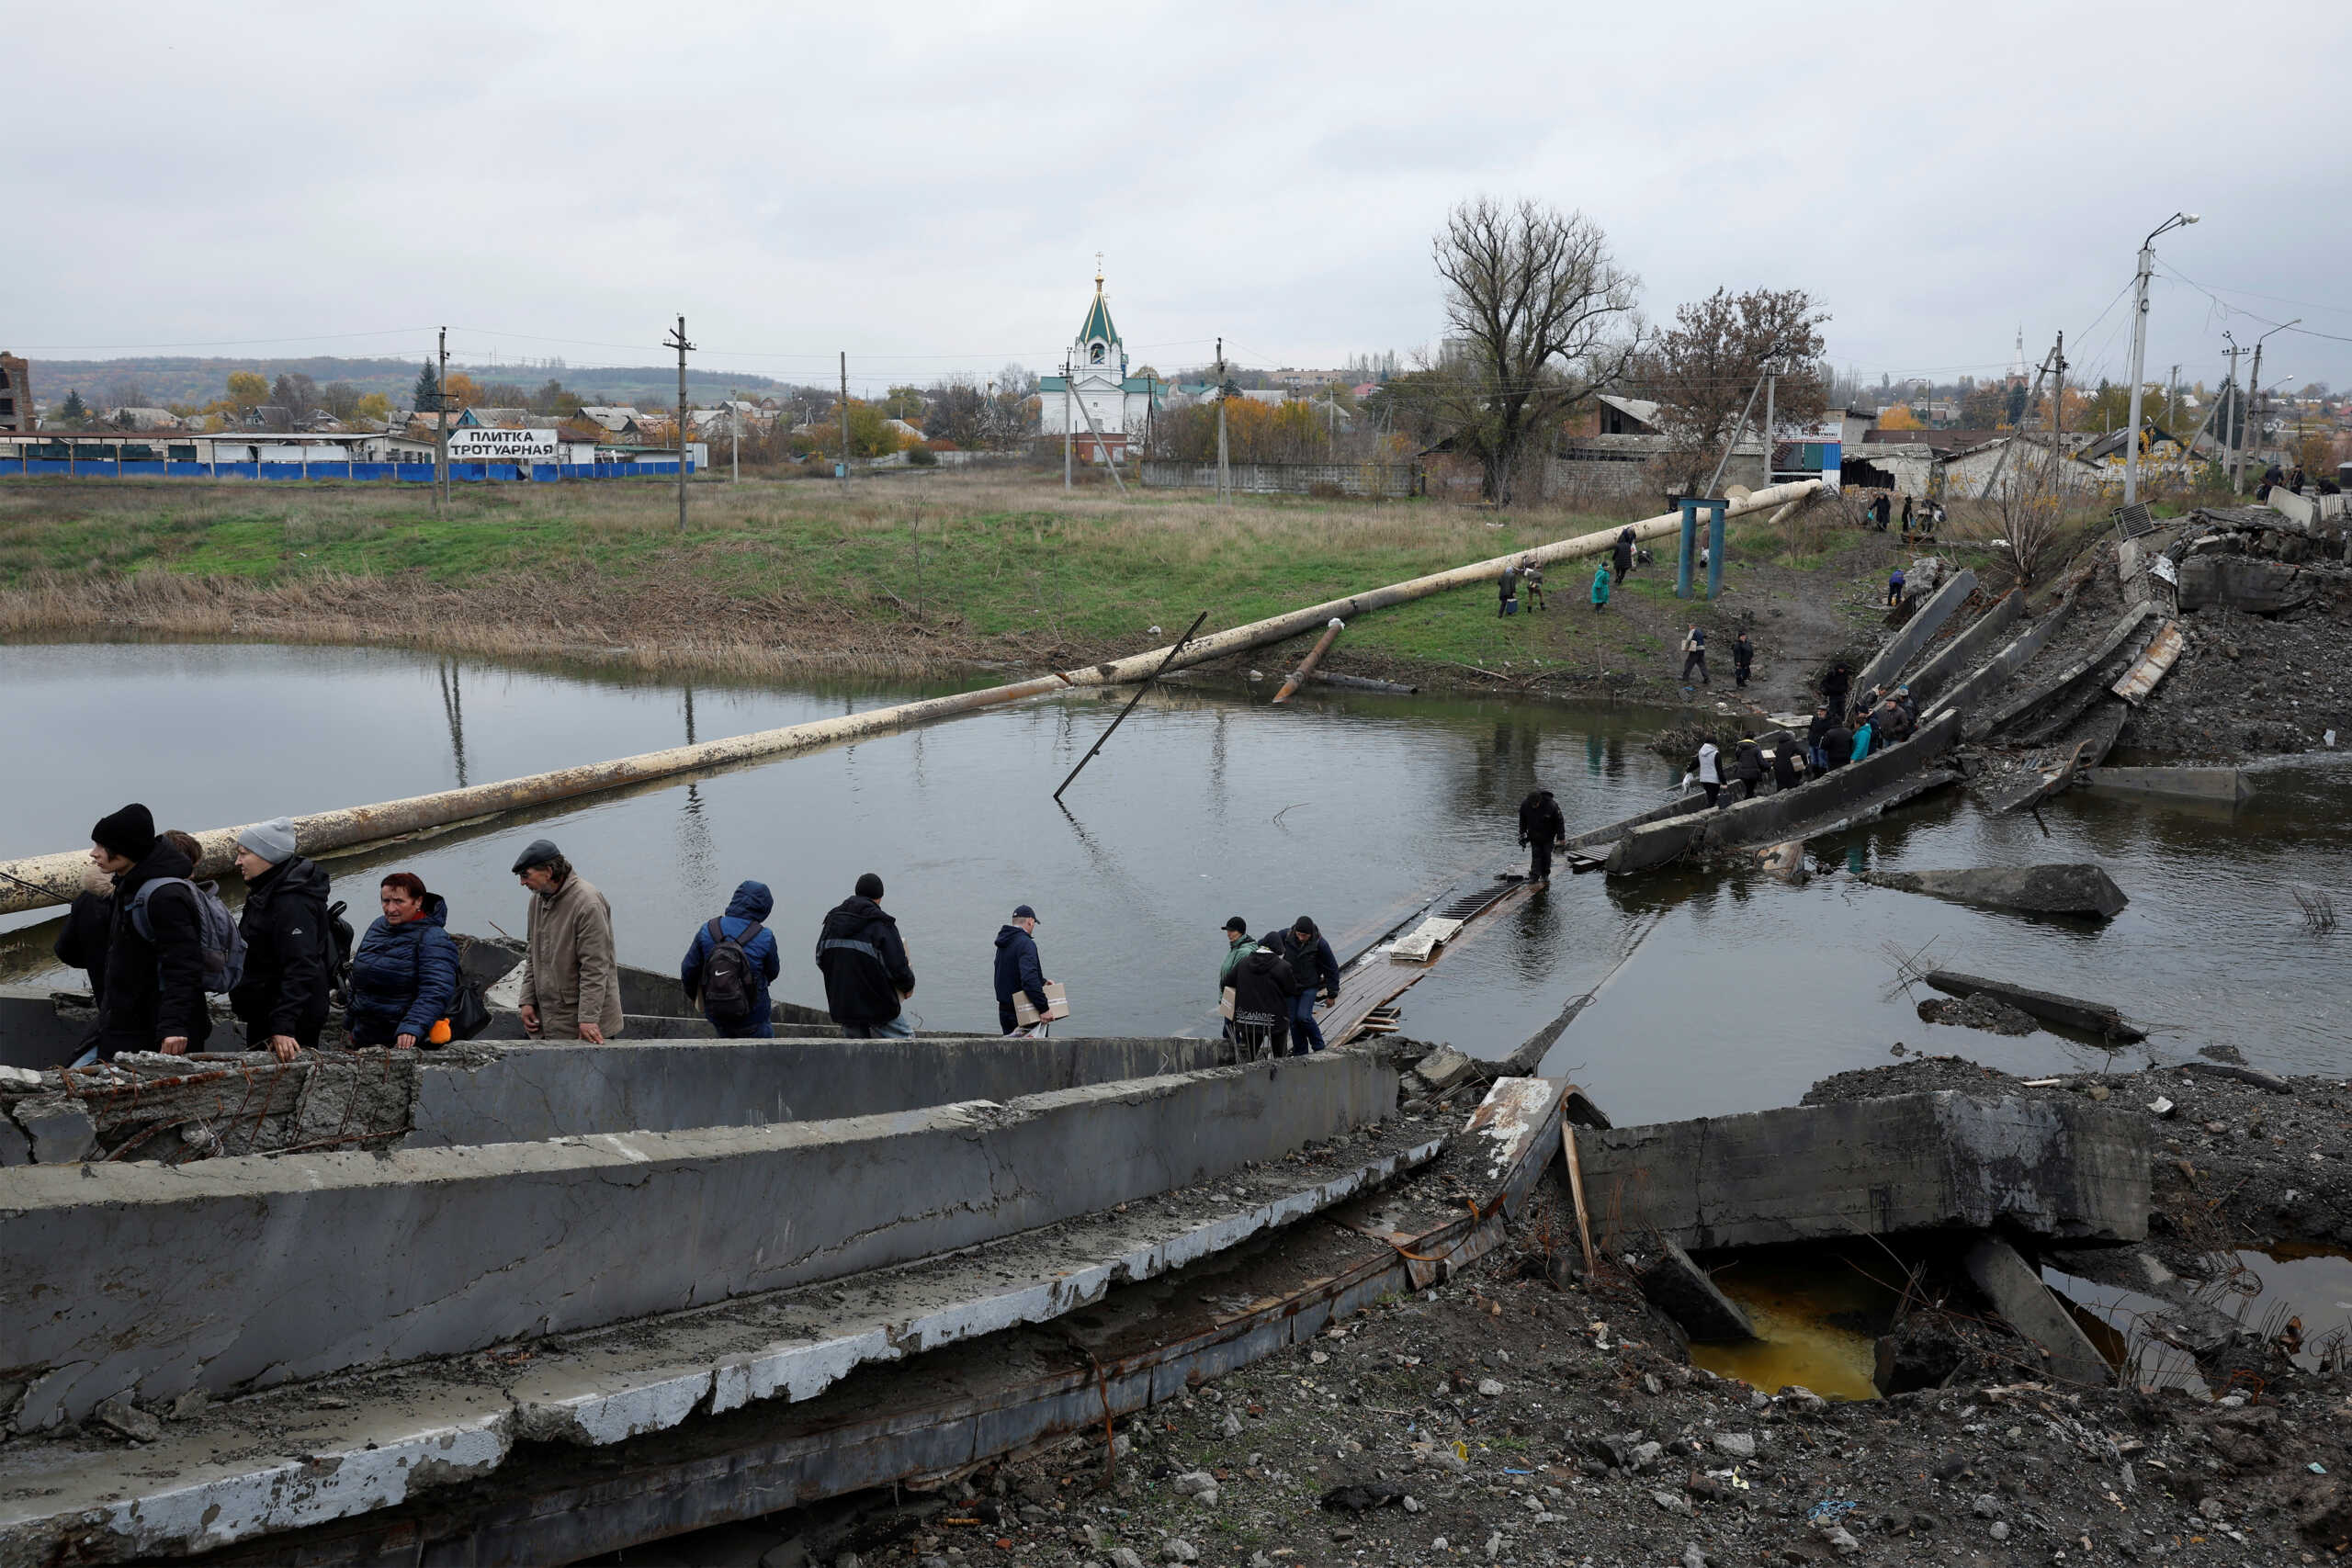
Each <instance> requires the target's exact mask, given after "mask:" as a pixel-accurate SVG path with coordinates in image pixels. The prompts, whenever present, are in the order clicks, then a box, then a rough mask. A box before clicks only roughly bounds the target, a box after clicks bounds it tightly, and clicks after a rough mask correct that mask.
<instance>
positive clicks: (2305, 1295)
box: [2233, 1246, 2352, 1371]
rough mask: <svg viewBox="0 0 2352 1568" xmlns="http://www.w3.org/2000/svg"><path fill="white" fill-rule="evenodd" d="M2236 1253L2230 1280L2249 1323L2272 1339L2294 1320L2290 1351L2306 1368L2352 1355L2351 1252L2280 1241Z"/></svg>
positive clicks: (2340, 1360)
mask: <svg viewBox="0 0 2352 1568" xmlns="http://www.w3.org/2000/svg"><path fill="white" fill-rule="evenodd" d="M2235 1257H2236V1260H2237V1264H2238V1273H2237V1274H2236V1275H2235V1276H2234V1279H2233V1285H2234V1288H2235V1289H2236V1291H2237V1292H2239V1293H2240V1294H2241V1295H2242V1296H2244V1297H2245V1301H2246V1312H2245V1321H2246V1322H2247V1323H2249V1324H2251V1325H2254V1326H2255V1327H2256V1328H2259V1329H2261V1330H2262V1331H2263V1332H2264V1333H2266V1334H2267V1335H2268V1336H2270V1337H2273V1338H2276V1337H2278V1336H2279V1335H2280V1334H2283V1333H2287V1332H2288V1329H2289V1325H2290V1323H2291V1324H2295V1325H2298V1326H2297V1327H2296V1328H2295V1329H2294V1330H2293V1336H2294V1339H2295V1342H2296V1344H2297V1345H2298V1348H2297V1349H2296V1350H2295V1352H2294V1356H2295V1359H2296V1361H2297V1362H2298V1363H2299V1364H2301V1366H2303V1367H2305V1368H2307V1369H2311V1370H2314V1371H2316V1370H2317V1369H2318V1368H2319V1367H2320V1366H2321V1365H2322V1364H2323V1363H2324V1362H2326V1361H2329V1360H2330V1359H2333V1360H2335V1361H2337V1362H2342V1361H2343V1360H2345V1359H2346V1357H2347V1356H2352V1254H2346V1253H2344V1252H2341V1251H2338V1250H2336V1249H2335V1248H2334V1247H2294V1246H2279V1247H2271V1248H2269V1249H2268V1250H2267V1251H2262V1252H2241V1253H2238V1254H2236V1255H2235ZM2249 1287H2251V1289H2250V1293H2249Z"/></svg>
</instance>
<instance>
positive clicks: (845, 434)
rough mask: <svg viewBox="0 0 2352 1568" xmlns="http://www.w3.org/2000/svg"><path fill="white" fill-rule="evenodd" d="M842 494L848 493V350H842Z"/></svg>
mask: <svg viewBox="0 0 2352 1568" xmlns="http://www.w3.org/2000/svg"><path fill="white" fill-rule="evenodd" d="M848 493H849V350H848V349H842V494H843V495H847V494H848Z"/></svg>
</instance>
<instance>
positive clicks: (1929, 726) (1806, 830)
mask: <svg viewBox="0 0 2352 1568" xmlns="http://www.w3.org/2000/svg"><path fill="white" fill-rule="evenodd" d="M1958 739H1960V719H1959V718H1958V716H1955V715H1953V714H1951V713H1949V712H1947V713H1939V714H1938V715H1936V716H1934V717H1933V718H1930V719H1928V720H1927V721H1926V722H1925V723H1923V724H1921V725H1920V726H1919V729H1918V732H1917V734H1915V735H1913V736H1912V737H1911V739H1908V740H1899V741H1897V742H1895V743H1894V745H1892V746H1889V747H1887V748H1886V749H1885V750H1883V751H1872V752H1871V754H1870V755H1869V756H1867V757H1865V758H1863V759H1862V760H1861V761H1859V762H1852V763H1849V764H1848V765H1847V766H1845V767H1842V768H1838V769H1836V770H1834V771H1832V772H1830V773H1824V774H1822V775H1821V776H1820V777H1819V778H1813V779H1807V780H1806V781H1805V782H1804V783H1803V784H1799V785H1797V787H1796V788H1794V789H1784V790H1781V792H1780V793H1778V794H1777V795H1758V796H1757V797H1756V798H1755V799H1753V800H1743V801H1741V802H1740V803H1739V804H1738V805H1737V806H1732V807H1724V809H1723V810H1721V811H1718V812H1715V813H1713V815H1712V817H1708V818H1702V821H1704V823H1705V826H1706V836H1707V844H1708V846H1709V847H1710V848H1720V849H1735V848H1738V847H1740V846H1743V845H1751V844H1778V843H1784V842H1786V841H1787V840H1791V839H1801V838H1804V837H1806V836H1808V835H1809V834H1810V833H1813V832H1816V831H1819V830H1821V829H1820V828H1816V827H1814V826H1812V825H1813V824H1821V825H1823V826H1826V825H1827V824H1829V823H1831V822H1835V821H1837V820H1838V819H1839V818H1842V817H1844V816H1846V815H1848V814H1849V812H1850V810H1851V809H1852V808H1853V807H1856V806H1858V805H1861V804H1863V803H1864V802H1866V801H1867V800H1868V799H1869V797H1870V796H1871V795H1875V794H1877V793H1878V792H1879V791H1881V790H1883V789H1885V788H1887V787H1888V786H1890V785H1892V784H1895V783H1896V782H1897V781H1899V780H1901V779H1902V778H1904V777H1905V775H1908V774H1912V773H1923V772H1924V771H1925V770H1926V769H1927V767H1928V764H1929V763H1930V762H1932V761H1935V760H1936V759H1937V758H1938V757H1940V756H1942V755H1943V754H1944V752H1945V751H1947V750H1951V746H1952V743H1953V742H1955V741H1957V740H1958ZM1614 858H1615V857H1614V856H1613V855H1612V856H1611V861H1612V863H1611V866H1610V869H1611V871H1614V870H1615V869H1616V866H1615V864H1614V863H1613V862H1614Z"/></svg>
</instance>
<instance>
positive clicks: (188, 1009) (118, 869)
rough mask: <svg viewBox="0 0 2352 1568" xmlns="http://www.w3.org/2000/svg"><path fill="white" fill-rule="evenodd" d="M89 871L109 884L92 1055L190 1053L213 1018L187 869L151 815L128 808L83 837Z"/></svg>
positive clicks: (101, 821)
mask: <svg viewBox="0 0 2352 1568" xmlns="http://www.w3.org/2000/svg"><path fill="white" fill-rule="evenodd" d="M90 863H92V864H93V865H95V866H96V867H97V868H98V869H99V870H100V871H102V872H105V873H106V874H107V876H109V877H111V878H112V879H113V882H114V919H113V923H112V925H111V926H110V927H109V929H108V930H107V942H106V954H107V956H106V993H105V997H104V998H103V1000H102V1001H101V1002H100V1003H99V1006H98V1021H97V1029H96V1037H95V1039H94V1041H93V1043H94V1044H95V1045H96V1048H97V1055H98V1057H99V1058H100V1059H101V1060H105V1061H112V1060H113V1059H114V1056H115V1053H117V1052H119V1051H162V1052H164V1053H165V1054H166V1055H174V1056H184V1055H187V1053H188V1052H190V1051H193V1050H197V1049H199V1048H200V1047H201V1046H202V1045H203V1044H204V1043H205V1041H206V1040H208V1039H209V1038H210V1036H211V1033H212V1013H211V1010H210V1008H209V1005H208V1004H207V1003H206V1001H205V999H204V927H203V915H202V912H201V911H200V910H199V909H198V906H197V892H196V887H195V885H194V884H193V883H191V882H190V881H189V880H188V878H189V877H190V876H191V875H193V874H194V873H195V871H196V864H195V863H194V862H193V861H192V860H190V859H189V858H188V856H187V854H186V853H185V852H183V851H181V850H180V848H179V847H178V846H177V845H175V844H172V843H169V842H167V841H165V840H164V838H163V837H162V835H160V834H158V833H157V832H156V831H155V818H154V815H153V813H152V812H150V811H149V810H148V809H147V808H146V807H144V806H141V805H140V804H138V803H137V802H135V801H134V802H133V803H131V804H130V805H129V806H126V807H123V808H122V809H121V810H119V811H117V812H113V813H111V814H110V815H108V816H106V817H102V818H99V819H98V821H97V824H96V826H95V827H93V828H92V829H90Z"/></svg>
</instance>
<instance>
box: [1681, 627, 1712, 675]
mask: <svg viewBox="0 0 2352 1568" xmlns="http://www.w3.org/2000/svg"><path fill="white" fill-rule="evenodd" d="M1693 670H1696V671H1699V684H1701V685H1702V686H1703V685H1706V684H1708V681H1707V633H1706V629H1705V628H1704V627H1702V626H1692V627H1691V629H1690V630H1689V631H1688V632H1685V633H1684V634H1683V637H1682V682H1683V683H1684V684H1685V685H1688V684H1690V682H1691V671H1693Z"/></svg>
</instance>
